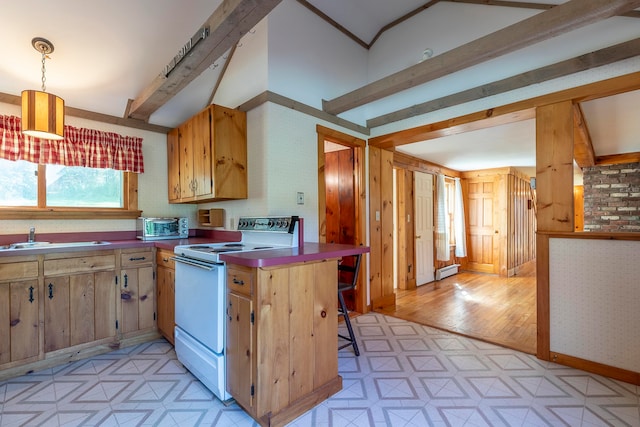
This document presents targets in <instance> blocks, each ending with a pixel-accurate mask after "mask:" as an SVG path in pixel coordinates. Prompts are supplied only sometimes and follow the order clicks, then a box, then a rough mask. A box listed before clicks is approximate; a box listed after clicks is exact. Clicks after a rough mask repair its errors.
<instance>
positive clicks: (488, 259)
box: [466, 175, 500, 273]
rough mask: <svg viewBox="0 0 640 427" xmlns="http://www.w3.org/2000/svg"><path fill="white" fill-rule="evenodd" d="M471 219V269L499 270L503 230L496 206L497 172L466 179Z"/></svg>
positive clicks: (468, 253) (468, 255)
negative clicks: (500, 232)
mask: <svg viewBox="0 0 640 427" xmlns="http://www.w3.org/2000/svg"><path fill="white" fill-rule="evenodd" d="M466 183H467V202H468V206H469V207H468V215H469V218H468V221H467V223H468V224H469V225H468V227H467V232H468V236H467V242H468V246H467V261H468V264H467V268H468V269H469V270H473V271H478V272H482V273H497V272H498V264H499V256H498V254H499V246H498V245H499V237H500V235H499V229H500V224H498V221H499V220H500V219H499V218H497V212H496V205H497V201H498V198H499V194H498V181H497V178H496V176H495V175H491V176H485V177H482V176H481V177H475V178H469V179H468V180H466Z"/></svg>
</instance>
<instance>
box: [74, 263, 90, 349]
mask: <svg viewBox="0 0 640 427" xmlns="http://www.w3.org/2000/svg"><path fill="white" fill-rule="evenodd" d="M69 302H70V304H69V325H70V344H71V345H77V344H82V343H86V342H91V341H94V340H95V318H94V313H95V282H94V274H93V273H86V274H76V275H73V276H71V277H69Z"/></svg>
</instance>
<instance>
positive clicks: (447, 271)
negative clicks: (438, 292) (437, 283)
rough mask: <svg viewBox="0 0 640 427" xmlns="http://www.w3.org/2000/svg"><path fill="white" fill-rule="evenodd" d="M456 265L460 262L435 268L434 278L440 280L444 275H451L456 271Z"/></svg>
mask: <svg viewBox="0 0 640 427" xmlns="http://www.w3.org/2000/svg"><path fill="white" fill-rule="evenodd" d="M458 267H460V264H452V265H447V266H446V267H442V268H439V269H437V270H436V280H442V279H444V278H445V277H449V276H453V275H454V274H456V273H457V272H458Z"/></svg>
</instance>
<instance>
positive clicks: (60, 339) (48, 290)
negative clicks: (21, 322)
mask: <svg viewBox="0 0 640 427" xmlns="http://www.w3.org/2000/svg"><path fill="white" fill-rule="evenodd" d="M70 338H71V336H70V321H69V276H60V277H45V280H44V352H45V353H48V352H50V351H55V350H60V349H61V348H66V347H69V345H70V342H71V340H70Z"/></svg>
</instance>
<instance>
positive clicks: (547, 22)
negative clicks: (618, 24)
mask: <svg viewBox="0 0 640 427" xmlns="http://www.w3.org/2000/svg"><path fill="white" fill-rule="evenodd" d="M638 4H640V2H637V1H625V0H570V1H568V2H566V3H563V4H560V5H558V6H556V7H554V8H552V9H549V10H547V11H544V12H542V13H539V14H537V15H534V16H532V17H530V18H527V19H524V20H522V21H520V22H517V23H515V24H512V25H510V26H507V27H505V28H503V29H500V30H498V31H495V32H493V33H491V34H489V35H487V36H484V37H481V38H479V39H476V40H473V41H471V42H469V43H467V44H464V45H462V46H459V47H457V48H454V49H451V50H449V51H447V52H445V53H443V54H441V55H438V56H437V57H435V58H430V59H427V60H426V61H423V62H421V63H418V64H416V65H413V66H411V67H409V68H406V69H404V70H401V71H399V72H396V73H394V74H391V75H390V76H387V77H384V78H382V79H379V80H377V81H375V82H372V83H369V84H367V85H365V86H362V87H360V88H358V89H356V90H353V91H351V92H348V93H346V94H344V95H341V96H339V97H337V98H334V99H331V100H328V101H327V100H324V101H323V110H324V111H326V112H328V113H330V114H340V113H343V112H345V111H348V110H352V109H354V108H357V107H360V106H362V105H365V104H369V103H371V102H374V101H377V100H379V99H382V98H385V97H387V96H390V95H393V94H395V93H397V92H400V91H402V90H406V89H410V88H412V87H415V86H418V85H421V84H423V83H427V82H429V81H432V80H435V79H437V78H439V77H442V76H444V75H447V74H451V73H453V72H456V71H460V70H463V69H465V68H469V67H472V66H474V65H477V64H480V63H482V62H485V61H488V60H490V59H494V58H497V57H500V56H502V55H505V54H507V53H510V52H514V51H516V50H518V49H522V48H524V47H526V46H529V45H531V44H534V43H538V42H541V41H544V40H548V39H550V38H552V37H556V36H558V35H560V34H564V33H566V32H568V31H572V30H575V29H577V28H581V27H584V26H585V25H588V24H592V23H594V22H597V21H600V20H603V19H606V18H609V17H611V16H615V15H619V14H621V13H625V12H628V11H630V10H633V9H634V8H635V7H637V6H638Z"/></svg>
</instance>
